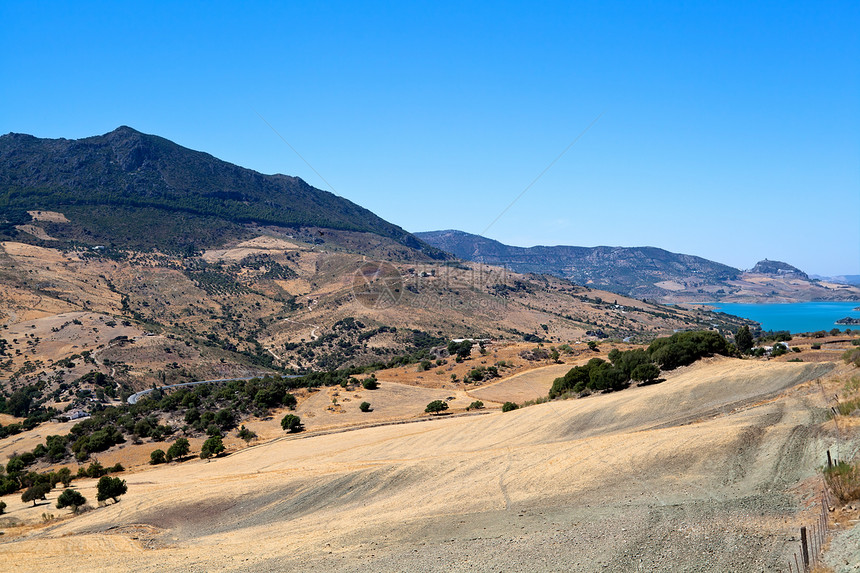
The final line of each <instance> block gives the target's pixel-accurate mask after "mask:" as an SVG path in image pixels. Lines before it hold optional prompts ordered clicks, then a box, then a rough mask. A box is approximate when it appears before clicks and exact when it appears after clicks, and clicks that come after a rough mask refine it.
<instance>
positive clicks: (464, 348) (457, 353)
mask: <svg viewBox="0 0 860 573" xmlns="http://www.w3.org/2000/svg"><path fill="white" fill-rule="evenodd" d="M472 346H474V343H473V342H472V341H471V340H463V341H461V342H454V341H453V340H452V341H451V342H449V343H448V354H450V355H451V356H454V357H455V360H457V361H458V362H462V361H463V360H465V359H467V358H469V357H470V356H471V355H472Z"/></svg>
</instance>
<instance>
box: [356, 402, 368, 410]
mask: <svg viewBox="0 0 860 573" xmlns="http://www.w3.org/2000/svg"><path fill="white" fill-rule="evenodd" d="M358 409H359V410H361V411H362V412H370V402H362V403H361V404H360V405H359V406H358Z"/></svg>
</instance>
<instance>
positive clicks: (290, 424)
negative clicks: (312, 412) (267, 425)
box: [281, 414, 305, 434]
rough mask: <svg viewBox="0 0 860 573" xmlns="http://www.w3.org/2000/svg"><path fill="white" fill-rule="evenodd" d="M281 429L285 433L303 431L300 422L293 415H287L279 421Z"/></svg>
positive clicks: (299, 419)
mask: <svg viewBox="0 0 860 573" xmlns="http://www.w3.org/2000/svg"><path fill="white" fill-rule="evenodd" d="M281 427H282V428H283V429H284V430H285V431H287V432H290V433H291V434H292V433H295V432H301V431H302V430H304V429H305V428H304V426H302V420H301V418H299V417H298V416H296V415H295V414H287V415H286V416H284V419H283V420H281Z"/></svg>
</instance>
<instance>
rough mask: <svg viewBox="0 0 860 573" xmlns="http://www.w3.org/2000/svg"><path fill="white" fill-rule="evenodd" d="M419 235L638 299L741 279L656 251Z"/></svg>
mask: <svg viewBox="0 0 860 573" xmlns="http://www.w3.org/2000/svg"><path fill="white" fill-rule="evenodd" d="M415 235H416V236H417V237H419V238H420V239H422V240H423V241H425V242H427V243H429V244H431V245H433V246H434V247H438V248H440V249H442V250H444V251H448V252H449V253H451V254H453V255H455V256H457V257H459V258H461V259H465V260H470V261H476V262H482V263H486V264H491V265H500V266H507V267H508V268H510V269H512V270H515V271H517V272H524V273H525V272H534V273H547V274H552V275H557V276H562V277H564V278H567V279H570V280H572V281H573V282H575V283H578V284H583V285H589V286H592V285H593V286H596V287H599V288H602V289H606V290H610V291H613V292H618V293H621V294H625V295H629V296H633V297H636V298H643V297H654V296H661V295H662V294H664V292H665V291H667V290H668V291H671V290H673V289H675V286H674V285H673V284H671V283H674V282H677V281H681V282H688V281H690V280H694V281H696V282H698V283H708V284H712V283H713V284H715V283H718V282H722V281H728V280H732V279H736V278H738V277H739V276H740V275H741V271H740V270H739V269H736V268H733V267H730V266H728V265H723V264H721V263H715V262H713V261H709V260H707V259H703V258H701V257H695V256H692V255H683V254H678V253H671V252H669V251H665V250H663V249H658V248H655V247H568V246H555V247H544V246H538V247H512V246H508V245H504V244H502V243H500V242H498V241H494V240H492V239H486V238H484V237H481V236H479V235H472V234H469V233H464V232H462V231H453V230H449V231H431V232H426V233H415ZM661 285H662V286H661Z"/></svg>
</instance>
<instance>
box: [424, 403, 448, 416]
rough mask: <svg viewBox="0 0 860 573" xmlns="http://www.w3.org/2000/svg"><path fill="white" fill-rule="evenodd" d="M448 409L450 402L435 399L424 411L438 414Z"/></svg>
mask: <svg viewBox="0 0 860 573" xmlns="http://www.w3.org/2000/svg"><path fill="white" fill-rule="evenodd" d="M447 409H448V402H445V401H443V400H433V401H432V402H430V403H429V404H427V407H426V408H424V412H426V413H427V414H438V413H440V412H443V411H445V410H447Z"/></svg>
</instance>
